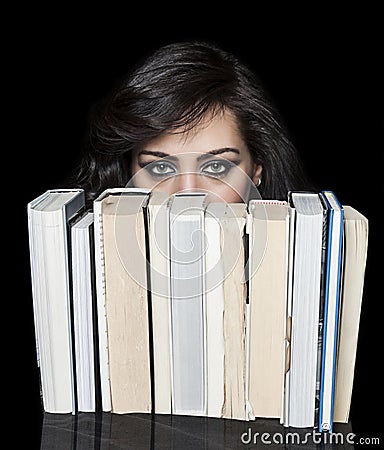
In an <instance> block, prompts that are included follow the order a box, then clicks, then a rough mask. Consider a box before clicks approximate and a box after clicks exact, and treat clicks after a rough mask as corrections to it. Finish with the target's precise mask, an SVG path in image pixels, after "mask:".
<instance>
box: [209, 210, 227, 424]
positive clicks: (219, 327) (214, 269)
mask: <svg viewBox="0 0 384 450" xmlns="http://www.w3.org/2000/svg"><path fill="white" fill-rule="evenodd" d="M226 209H227V204H226V203H210V204H208V205H207V207H206V209H205V213H204V231H205V237H206V253H205V286H206V288H205V291H206V294H205V296H206V323H207V324H209V326H207V335H206V356H207V357H206V359H207V415H208V416H209V417H221V416H222V408H223V404H224V395H225V394H224V392H225V390H224V360H225V351H224V348H225V345H224V323H223V316H224V288H223V280H224V267H223V261H222V257H223V252H222V240H223V239H222V234H223V230H222V227H221V223H220V220H221V218H222V217H223V215H224V214H225V210H226Z"/></svg>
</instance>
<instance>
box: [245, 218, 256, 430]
mask: <svg viewBox="0 0 384 450" xmlns="http://www.w3.org/2000/svg"><path fill="white" fill-rule="evenodd" d="M252 242H253V220H252V214H250V213H248V214H247V218H246V223H245V233H244V259H245V261H244V262H245V264H244V276H245V282H246V291H247V294H246V295H247V300H246V306H245V388H244V393H245V420H247V421H248V420H254V419H255V416H254V414H253V410H252V405H251V402H250V401H249V340H250V332H251V307H252V306H251V302H250V294H249V293H250V292H251V283H252V277H251V276H250V271H251V268H250V264H251V260H252V247H253V246H252Z"/></svg>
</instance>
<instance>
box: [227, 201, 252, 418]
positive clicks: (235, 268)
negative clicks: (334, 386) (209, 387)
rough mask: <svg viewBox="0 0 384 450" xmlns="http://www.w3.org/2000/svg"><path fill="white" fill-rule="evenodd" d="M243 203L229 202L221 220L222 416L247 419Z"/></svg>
mask: <svg viewBox="0 0 384 450" xmlns="http://www.w3.org/2000/svg"><path fill="white" fill-rule="evenodd" d="M246 211H247V208H246V205H245V204H243V203H237V204H230V205H228V208H227V209H226V211H225V214H224V216H223V217H222V219H221V227H222V233H223V236H222V242H223V243H222V246H223V248H222V252H223V254H222V261H223V272H224V279H223V290H224V314H223V331H224V404H223V407H222V415H221V417H223V418H228V419H236V420H245V419H246V413H247V408H246V401H247V399H246V371H247V358H246V348H245V346H246V315H247V285H246V278H245V276H244V268H245V265H246V249H245V247H244V245H243V243H244V238H245V234H246V231H245V226H246Z"/></svg>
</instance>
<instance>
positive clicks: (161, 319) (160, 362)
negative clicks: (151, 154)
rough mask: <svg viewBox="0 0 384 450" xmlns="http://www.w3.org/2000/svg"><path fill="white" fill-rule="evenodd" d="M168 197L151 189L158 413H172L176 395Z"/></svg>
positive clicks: (153, 324)
mask: <svg viewBox="0 0 384 450" xmlns="http://www.w3.org/2000/svg"><path fill="white" fill-rule="evenodd" d="M168 200H169V194H167V193H165V192H156V191H155V192H151V196H150V198H149V201H148V208H147V210H148V229H149V232H148V239H149V241H148V244H149V255H150V278H151V280H150V281H151V286H150V288H151V304H152V327H153V359H154V361H153V365H154V368H153V378H154V391H155V392H154V394H155V405H154V406H155V408H154V409H155V413H156V414H171V398H172V393H171V381H172V374H171V366H172V364H171V363H172V360H171V308H170V288H171V287H170V278H169V270H170V266H169V215H168Z"/></svg>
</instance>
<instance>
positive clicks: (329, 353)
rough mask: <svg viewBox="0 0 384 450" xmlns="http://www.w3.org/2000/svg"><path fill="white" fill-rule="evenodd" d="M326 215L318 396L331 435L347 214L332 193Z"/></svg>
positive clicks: (325, 196)
mask: <svg viewBox="0 0 384 450" xmlns="http://www.w3.org/2000/svg"><path fill="white" fill-rule="evenodd" d="M320 198H321V199H322V201H323V204H324V208H325V210H326V215H327V228H326V232H327V239H326V242H327V246H326V255H325V267H324V269H325V270H324V277H325V278H324V302H323V305H322V307H323V328H322V348H321V372H320V392H319V421H318V425H319V431H332V425H333V407H334V396H335V375H336V356H337V339H338V328H339V327H338V323H339V303H340V285H341V283H340V279H341V267H342V247H343V225H344V210H343V207H342V205H341V204H340V202H339V201H338V199H337V197H336V196H335V194H334V193H333V192H331V191H323V192H321V193H320Z"/></svg>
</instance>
